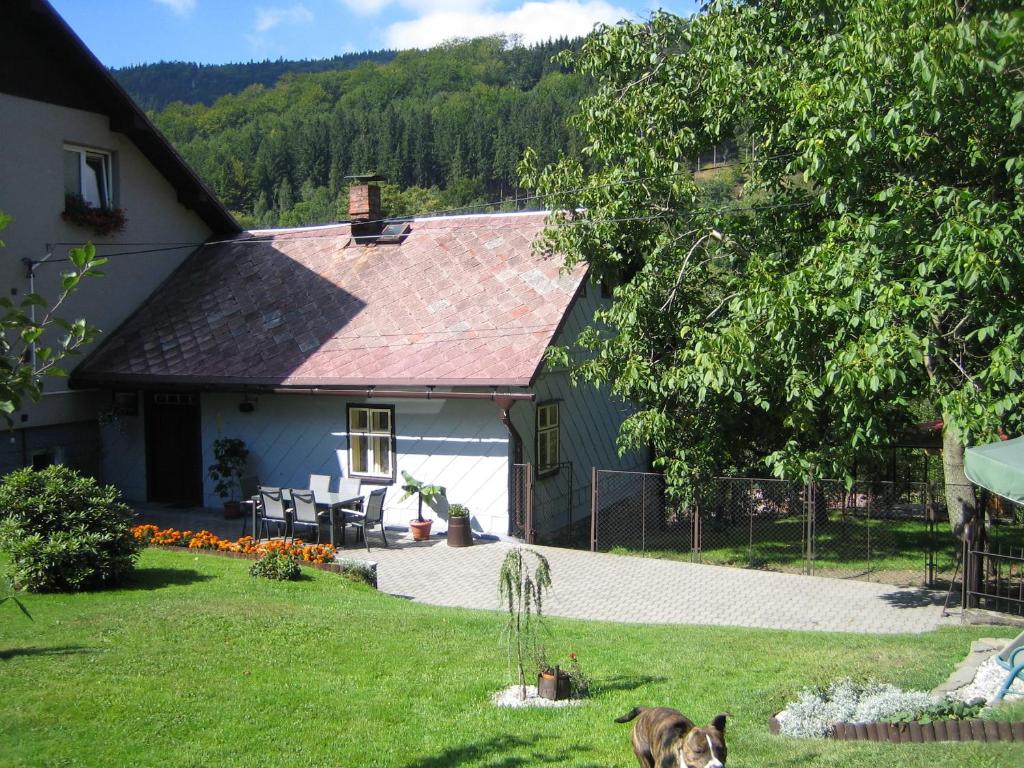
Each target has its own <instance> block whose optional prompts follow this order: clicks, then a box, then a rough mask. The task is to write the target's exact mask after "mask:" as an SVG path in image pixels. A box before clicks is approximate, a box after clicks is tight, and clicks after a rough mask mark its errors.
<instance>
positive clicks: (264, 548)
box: [132, 525, 335, 564]
mask: <svg viewBox="0 0 1024 768" xmlns="http://www.w3.org/2000/svg"><path fill="white" fill-rule="evenodd" d="M132 535H133V536H134V537H135V538H136V539H137V540H138V541H140V542H142V544H144V545H150V546H165V547H187V548H188V549H210V550H214V551H216V552H236V553H239V554H242V555H255V556H257V557H259V556H262V555H265V554H266V553H268V552H280V553H281V554H284V555H288V556H289V557H294V558H296V559H297V560H301V561H302V562H304V563H312V564H318V563H331V562H333V561H334V554H335V549H334V547H332V546H331V545H330V544H295V543H291V544H289V543H287V542H284V541H281V540H278V539H272V540H270V541H256V540H255V539H254V538H253V537H252V536H243V537H242V538H240V539H236V540H235V541H231V540H230V539H222V538H221V537H220V536H217V535H216V534H213V533H210V532H209V531H198V532H193V531H179V530H176V529H174V528H158V527H157V526H155V525H137V526H135V527H134V528H132Z"/></svg>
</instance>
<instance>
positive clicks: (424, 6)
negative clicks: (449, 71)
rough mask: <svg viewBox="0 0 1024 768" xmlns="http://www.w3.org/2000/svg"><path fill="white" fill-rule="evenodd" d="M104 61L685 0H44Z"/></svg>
mask: <svg viewBox="0 0 1024 768" xmlns="http://www.w3.org/2000/svg"><path fill="white" fill-rule="evenodd" d="M50 2H51V3H52V4H53V5H54V7H55V8H56V9H57V11H58V12H59V13H60V14H61V16H63V17H64V19H65V21H67V22H68V23H69V24H70V25H71V28H72V29H74V30H75V32H76V33H77V34H78V36H79V37H81V38H82V39H83V40H84V41H85V43H86V45H88V46H89V48H90V49H91V50H92V52H93V53H94V54H96V56H97V57H98V58H99V60H100V61H102V62H103V63H104V64H106V65H107V66H108V67H123V66H128V65H131V64H146V63H151V62H156V61H198V62H201V63H205V64H223V63H226V62H238V61H251V60H260V59H277V58H285V59H319V58H327V57H330V56H335V55H338V54H342V53H352V52H354V51H366V50H375V49H379V48H399V49H402V48H429V47H431V46H433V45H437V44H438V43H441V42H444V41H445V40H449V39H451V38H456V37H478V36H480V35H490V34H496V33H504V34H515V35H520V36H521V37H522V40H523V42H524V43H532V42H537V41H541V40H547V39H550V38H552V37H561V36H568V37H575V36H578V35H583V34H586V33H587V32H589V31H590V30H591V29H592V28H593V26H594V24H597V23H599V22H605V23H614V22H616V21H618V20H620V19H623V18H630V19H634V20H639V19H643V18H646V17H647V16H649V15H650V13H651V11H652V10H653V9H655V8H657V7H662V8H664V9H665V10H668V11H671V12H673V13H677V14H680V15H688V14H691V13H693V12H694V11H695V10H696V9H697V8H698V7H699V5H700V2H695V1H694V0H661V2H653V1H651V0H256V2H252V0H50Z"/></svg>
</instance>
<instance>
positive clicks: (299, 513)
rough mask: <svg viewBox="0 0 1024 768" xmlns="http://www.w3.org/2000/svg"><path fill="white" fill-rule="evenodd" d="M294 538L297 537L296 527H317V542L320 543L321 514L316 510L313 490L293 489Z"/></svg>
mask: <svg viewBox="0 0 1024 768" xmlns="http://www.w3.org/2000/svg"><path fill="white" fill-rule="evenodd" d="M291 493H292V540H294V539H295V527H296V526H299V525H301V526H303V527H306V528H309V527H313V528H316V543H317V544H319V543H320V516H319V515H318V514H317V510H316V497H315V496H314V495H313V491H302V490H299V489H297V488H293V489H292V492H291Z"/></svg>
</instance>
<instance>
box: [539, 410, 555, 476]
mask: <svg viewBox="0 0 1024 768" xmlns="http://www.w3.org/2000/svg"><path fill="white" fill-rule="evenodd" d="M558 416H559V414H558V403H539V404H538V405H537V474H538V475H543V474H550V473H553V472H557V471H558V462H559V454H558V425H559V418H558Z"/></svg>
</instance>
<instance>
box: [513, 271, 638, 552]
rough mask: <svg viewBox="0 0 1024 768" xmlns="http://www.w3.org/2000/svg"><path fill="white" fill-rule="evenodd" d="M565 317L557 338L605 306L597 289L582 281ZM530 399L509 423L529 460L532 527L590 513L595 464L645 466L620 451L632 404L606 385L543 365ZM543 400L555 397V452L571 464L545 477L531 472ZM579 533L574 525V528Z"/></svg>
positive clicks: (560, 525) (560, 524)
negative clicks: (583, 285) (579, 293)
mask: <svg viewBox="0 0 1024 768" xmlns="http://www.w3.org/2000/svg"><path fill="white" fill-rule="evenodd" d="M587 288H588V290H587V295H586V296H581V297H580V298H579V299H577V301H576V303H575V304H574V305H573V308H572V310H571V312H570V314H569V317H568V318H567V319H566V323H565V325H564V326H563V328H562V331H561V333H560V334H559V336H558V338H557V339H556V344H568V343H570V342H572V341H573V340H574V339H575V338H576V336H577V335H578V334H579V332H580V330H582V328H583V327H585V326H586V325H588V324H589V323H590V321H591V319H592V318H593V315H594V311H595V310H596V309H598V308H599V307H601V306H607V304H608V303H609V301H608V300H606V299H601V298H600V289H599V288H598V287H596V286H594V285H588V286H587ZM533 392H534V393H535V394H536V396H537V399H536V402H535V403H519V404H517V405H516V406H515V407H514V408H513V410H512V417H513V420H512V421H513V424H514V425H515V427H516V429H517V430H518V432H519V434H520V435H521V436H522V438H523V455H524V461H526V462H527V463H530V464H533V465H534V476H535V478H536V479H535V482H534V488H533V495H534V528H535V530H536V531H537V533H538V534H539V535H541V536H543V535H544V534H545V533H552V532H555V531H560V530H562V531H564V529H565V528H566V526H567V525H568V523H569V521H570V511H571V515H572V520H573V522H574V524H575V523H576V522H577V521H585V520H586V519H588V518H589V516H590V506H591V498H590V491H591V472H592V470H593V468H595V467H596V468H597V469H622V470H637V469H643V468H644V467H645V466H646V462H647V455H646V452H630V453H627V454H625V455H624V456H619V453H618V447H617V442H616V440H617V438H618V434H619V426H620V425H621V424H622V422H623V421H624V420H625V419H626V417H627V416H629V414H630V413H631V412H632V410H631V407H630V406H629V405H628V404H627V403H625V402H623V401H622V400H620V399H618V398H614V397H612V396H611V395H610V394H609V393H608V391H607V389H606V388H604V387H601V388H598V387H594V386H593V385H591V384H588V383H585V382H580V383H579V384H578V385H576V386H573V384H572V382H571V381H570V380H569V375H568V373H567V372H566V371H565V370H564V369H550V368H548V369H545V371H544V372H543V373H542V374H541V375H540V376H539V377H538V379H537V382H536V384H535V386H534V388H533ZM548 401H557V402H558V403H559V421H560V426H559V430H560V431H559V454H560V455H559V458H560V460H561V461H562V462H567V463H568V464H570V465H571V472H569V471H567V469H566V468H563V469H561V470H560V471H559V472H557V473H555V474H553V475H549V476H547V477H537V473H536V463H537V458H536V450H537V444H536V433H537V430H536V424H537V416H536V407H537V404H541V403H544V402H548ZM577 533H578V531H577Z"/></svg>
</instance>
